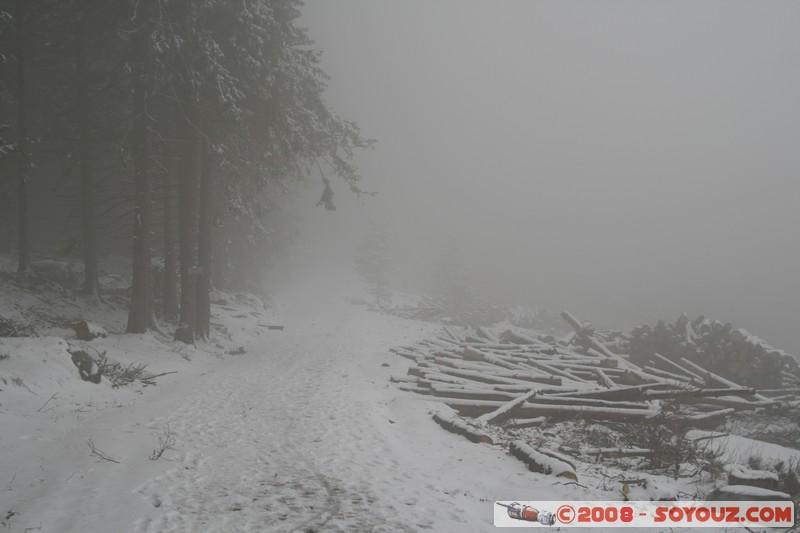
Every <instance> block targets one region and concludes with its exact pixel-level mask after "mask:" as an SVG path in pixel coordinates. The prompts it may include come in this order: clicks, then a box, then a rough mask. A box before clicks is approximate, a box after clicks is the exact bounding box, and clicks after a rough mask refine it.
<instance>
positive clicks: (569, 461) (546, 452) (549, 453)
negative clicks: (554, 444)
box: [536, 448, 577, 470]
mask: <svg viewBox="0 0 800 533" xmlns="http://www.w3.org/2000/svg"><path fill="white" fill-rule="evenodd" d="M536 451H538V452H539V453H541V454H542V455H546V456H548V457H552V458H553V459H556V460H558V461H561V462H562V463H567V464H568V465H569V466H571V467H572V469H573V470H577V467H576V466H575V461H573V459H572V458H571V457H567V456H566V455H564V454H563V453H560V452H557V451H555V450H551V449H549V448H539V449H537V450H536Z"/></svg>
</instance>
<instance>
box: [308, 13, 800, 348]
mask: <svg viewBox="0 0 800 533" xmlns="http://www.w3.org/2000/svg"><path fill="white" fill-rule="evenodd" d="M798 9H800V8H798V6H797V5H796V4H793V3H792V2H776V3H773V4H771V5H770V6H769V9H764V6H763V5H757V4H754V3H751V2H738V1H737V2H702V3H696V2H671V3H644V4H643V3H639V2H610V3H606V2H604V3H600V4H592V5H581V6H578V5H577V4H576V3H573V2H522V1H509V2H503V3H502V4H499V5H495V4H490V3H486V2H477V1H468V2H436V3H433V4H431V3H428V2H422V1H410V2H388V1H378V2H369V1H349V2H346V4H345V6H342V5H340V4H336V3H330V2H322V1H319V2H308V3H307V6H306V9H305V10H304V12H303V17H302V18H301V23H302V24H304V25H306V26H307V27H308V28H309V32H310V34H311V35H312V36H313V37H314V39H315V40H316V42H317V43H318V45H319V46H320V47H321V48H322V50H323V51H324V54H323V56H322V65H323V67H324V68H325V69H326V70H327V71H328V72H329V73H330V74H331V76H332V79H331V82H330V86H329V88H328V92H327V95H328V98H329V100H330V102H331V103H332V104H334V105H335V106H336V107H337V109H340V110H341V111H342V112H343V113H346V114H347V115H348V116H350V117H352V118H353V119H354V120H356V121H357V122H358V123H359V124H360V125H361V127H362V129H363V131H365V132H366V133H367V134H368V135H369V136H371V137H375V138H376V139H378V142H377V144H376V145H375V147H374V149H372V150H368V151H366V152H364V153H360V154H358V155H357V160H358V163H359V166H360V168H361V171H362V173H363V175H364V176H365V177H366V178H368V179H367V181H366V184H365V188H367V189H370V190H376V191H377V192H378V194H377V196H376V197H374V198H370V199H368V200H367V201H365V202H364V203H363V207H361V208H360V209H356V210H344V209H342V210H340V211H337V212H336V213H333V216H327V215H328V214H327V213H325V214H315V215H312V217H313V218H308V219H307V222H308V228H309V229H307V230H306V231H307V233H308V234H309V236H308V238H309V239H314V238H316V237H315V236H314V235H313V234H314V233H315V232H317V233H319V232H323V233H324V234H325V237H324V239H322V240H324V241H326V242H335V239H336V236H343V237H345V238H348V236H349V235H352V234H353V232H354V231H356V228H359V227H363V226H364V225H365V223H367V222H368V220H370V219H375V220H381V221H384V222H386V223H387V224H388V225H389V226H390V228H391V230H392V234H393V237H394V242H395V246H396V248H397V254H396V256H397V258H398V259H397V261H398V264H397V270H398V278H399V281H400V283H401V284H402V283H408V284H412V285H414V284H417V283H422V284H424V283H430V279H431V277H430V268H429V267H430V266H431V265H434V264H435V262H436V259H437V254H438V250H440V249H441V248H442V247H443V246H444V243H445V242H447V240H448V239H453V238H455V239H457V240H458V241H459V242H460V243H461V247H462V248H463V250H464V254H465V256H467V257H468V258H469V262H470V264H471V266H472V269H473V273H474V277H475V279H476V280H477V283H478V285H479V288H480V291H481V292H482V293H483V294H484V295H486V296H488V297H490V298H492V299H494V300H498V301H502V302H514V303H528V304H538V305H542V306H545V307H549V308H552V309H553V310H554V311H555V310H560V309H562V308H569V309H575V310H576V312H578V311H580V313H581V314H582V315H584V316H586V317H587V318H590V319H592V320H593V321H595V323H597V324H601V325H603V326H606V327H614V328H620V329H628V328H629V327H632V326H634V325H636V324H643V323H653V322H655V320H657V319H659V318H663V319H666V320H674V319H675V318H676V317H677V316H679V315H680V314H681V313H683V312H686V313H687V314H688V315H689V316H696V315H697V314H701V313H702V314H705V315H706V316H713V317H716V318H719V319H721V320H723V321H731V322H733V323H735V324H741V325H743V326H744V327H747V328H748V329H749V330H750V331H752V332H754V333H755V334H757V335H759V336H762V337H764V338H766V339H769V340H770V342H772V343H774V344H775V345H778V346H783V347H785V348H786V349H788V350H789V351H793V352H798V351H800V342H799V341H798V340H797V337H796V335H795V334H794V329H795V324H796V318H795V317H797V316H798V314H800V276H798V275H797V268H796V265H797V264H798V260H800V247H798V246H797V245H796V242H797V238H796V231H797V228H798V227H800V215H799V214H798V210H797V208H796V206H795V203H796V199H797V197H798V193H799V192H800V189H799V187H800V186H798V181H797V176H798V173H800V152H798V151H797V150H796V145H797V142H798V138H800V132H798V129H797V128H798V126H797V125H798V124H799V123H800V121H799V120H798V119H800V106H798V105H797V98H796V95H797V94H798V90H799V89H800V75H799V74H798V70H797V68H795V67H796V65H797V64H798V60H800V41H798V40H797V39H796V31H797V25H796V23H795V21H796V19H797V16H798ZM341 196H344V194H340V197H341ZM342 201H344V200H342ZM307 204H308V202H307ZM304 228H305V226H304ZM312 228H313V229H312Z"/></svg>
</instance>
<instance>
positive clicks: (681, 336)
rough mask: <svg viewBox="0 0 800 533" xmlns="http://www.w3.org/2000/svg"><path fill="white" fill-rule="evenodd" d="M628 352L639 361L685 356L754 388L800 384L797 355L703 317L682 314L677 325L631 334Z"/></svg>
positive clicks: (654, 327) (721, 374)
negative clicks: (657, 356) (659, 356)
mask: <svg viewBox="0 0 800 533" xmlns="http://www.w3.org/2000/svg"><path fill="white" fill-rule="evenodd" d="M628 352H629V353H630V354H631V358H632V359H633V360H634V361H638V362H644V361H648V360H650V359H652V358H653V357H656V354H658V355H661V356H664V357H666V358H667V359H670V360H671V361H680V360H681V359H682V358H685V359H688V360H689V361H691V362H693V363H696V364H698V365H700V366H702V367H703V368H705V369H707V370H708V371H711V372H714V373H716V374H719V375H720V376H722V377H725V378H727V379H730V380H733V381H736V382H738V383H741V384H742V385H746V386H750V387H759V388H780V387H783V386H786V385H787V384H788V385H793V386H795V387H798V386H800V371H798V362H797V360H796V359H795V358H794V357H793V356H792V355H789V354H787V353H786V352H784V351H783V350H778V349H776V348H773V347H772V346H770V345H769V344H767V343H766V342H764V341H763V340H762V339H760V338H758V337H756V336H755V335H751V334H750V333H749V332H748V331H747V330H744V329H737V328H735V327H734V326H733V325H732V324H731V323H722V322H719V321H716V320H715V321H712V320H708V319H706V318H705V317H703V316H702V315H701V316H699V317H697V318H696V319H695V320H693V321H690V320H689V318H688V317H686V316H681V317H680V318H678V320H676V321H675V323H674V324H666V323H664V321H659V322H658V323H657V324H656V325H655V326H653V327H650V326H640V327H638V328H636V329H634V330H633V331H632V332H631V335H630V341H629V350H628Z"/></svg>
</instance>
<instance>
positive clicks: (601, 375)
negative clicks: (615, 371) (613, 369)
mask: <svg viewBox="0 0 800 533" xmlns="http://www.w3.org/2000/svg"><path fill="white" fill-rule="evenodd" d="M594 372H595V374H597V382H598V383H599V384H600V385H603V386H605V387H608V388H609V389H616V388H619V387H618V386H617V384H616V383H614V382H613V381H611V379H609V377H608V375H607V374H606V373H605V372H603V370H602V369H600V368H595V370H594Z"/></svg>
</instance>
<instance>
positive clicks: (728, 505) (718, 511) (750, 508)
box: [494, 501, 796, 528]
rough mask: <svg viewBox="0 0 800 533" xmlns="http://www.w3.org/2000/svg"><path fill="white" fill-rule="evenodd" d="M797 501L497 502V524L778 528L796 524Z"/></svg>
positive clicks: (495, 520)
mask: <svg viewBox="0 0 800 533" xmlns="http://www.w3.org/2000/svg"><path fill="white" fill-rule="evenodd" d="M795 505H796V504H795V503H794V502H791V501H769V502H750V501H742V502H693V501H686V502H649V501H637V502H612V501H596V502H587V501H569V502H563V501H562V502H558V501H536V502H531V501H497V502H495V505H494V525H495V526H497V527H614V528H618V527H661V528H665V527H667V528H672V527H716V528H719V527H737V526H744V527H774V528H789V527H792V526H794V524H795V513H796V509H795Z"/></svg>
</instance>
